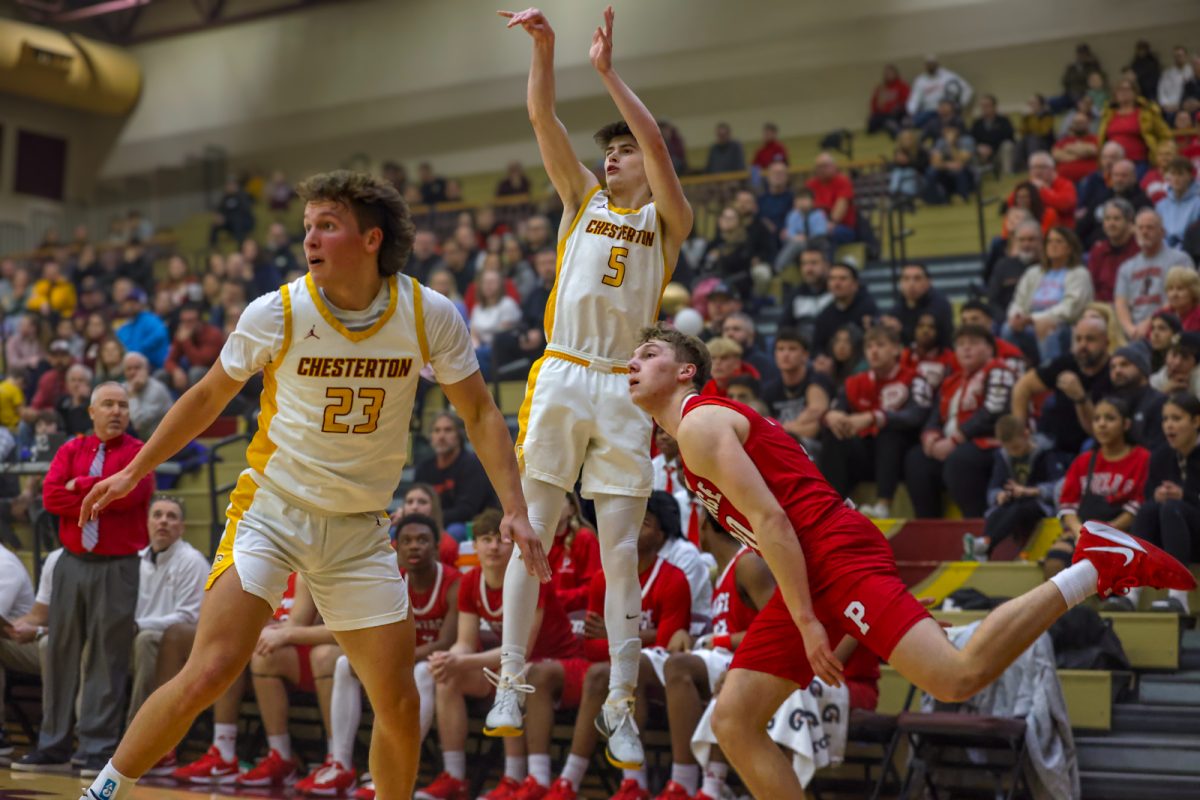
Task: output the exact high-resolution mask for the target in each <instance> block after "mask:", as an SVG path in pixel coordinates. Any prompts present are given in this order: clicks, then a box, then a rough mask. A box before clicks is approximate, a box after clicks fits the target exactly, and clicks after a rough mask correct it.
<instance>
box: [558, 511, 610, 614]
mask: <svg viewBox="0 0 1200 800" xmlns="http://www.w3.org/2000/svg"><path fill="white" fill-rule="evenodd" d="M546 558H547V560H549V562H550V569H551V571H552V572H553V573H554V578H553V583H554V591H555V592H556V593H557V594H558V602H559V604H560V605H562V607H563V610H564V611H566V612H567V613H568V614H570V613H572V612H575V611H582V610H583V609H585V608H587V598H588V591H589V587H590V586H591V585H592V579H593V578H594V577H595V576H596V575H598V574H600V540H599V539H598V538H597V537H596V532H595V531H594V530H592V528H591V526H590V525H588V524H587V522H585V521H584V519H583V511H582V509H580V507H579V498H578V497H577V496H576V495H575V493H574V492H571V493H570V494H568V495H567V502H565V503H563V508H562V512H561V514H559V517H558V529H557V530H556V531H555V533H554V541H553V543H552V544H551V545H550V551H549V552H548V553H546Z"/></svg>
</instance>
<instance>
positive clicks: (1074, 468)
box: [1058, 447, 1150, 516]
mask: <svg viewBox="0 0 1200 800" xmlns="http://www.w3.org/2000/svg"><path fill="white" fill-rule="evenodd" d="M1091 463H1092V451H1090V450H1089V451H1088V452H1086V453H1080V454H1079V455H1078V456H1076V458H1075V460H1074V461H1072V462H1071V466H1070V468H1068V469H1067V476H1066V477H1065V478H1063V485H1062V491H1061V492H1060V494H1059V498H1058V513H1059V515H1060V516H1061V515H1063V514H1067V513H1071V514H1078V513H1079V504H1080V503H1081V502H1082V501H1083V494H1084V491H1085V489H1086V487H1087V483H1088V465H1090V464H1091ZM1149 469H1150V452H1149V451H1148V450H1146V449H1145V448H1144V447H1133V448H1130V450H1129V454H1128V455H1126V456H1125V457H1124V458H1122V459H1120V460H1118V461H1109V460H1108V459H1107V458H1105V457H1104V453H1097V454H1096V466H1095V467H1094V468H1093V469H1092V483H1091V494H1094V495H1099V496H1100V497H1103V498H1104V499H1105V500H1107V501H1108V502H1109V505H1113V506H1119V507H1120V508H1121V510H1122V511H1128V512H1129V513H1130V514H1133V515H1135V516H1136V515H1137V512H1138V509H1140V508H1141V507H1142V498H1143V497H1145V494H1146V474H1147V472H1148V471H1149Z"/></svg>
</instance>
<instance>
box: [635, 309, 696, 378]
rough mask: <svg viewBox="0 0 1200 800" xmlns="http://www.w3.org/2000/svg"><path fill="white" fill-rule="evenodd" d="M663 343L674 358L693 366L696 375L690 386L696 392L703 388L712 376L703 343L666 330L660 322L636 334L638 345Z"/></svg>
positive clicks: (674, 331)
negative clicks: (673, 353) (654, 342)
mask: <svg viewBox="0 0 1200 800" xmlns="http://www.w3.org/2000/svg"><path fill="white" fill-rule="evenodd" d="M652 339H653V340H655V341H659V342H665V343H666V344H669V345H670V346H671V349H672V350H674V351H675V358H676V359H677V360H679V361H680V362H682V363H684V364H693V365H695V367H696V374H695V375H693V376H692V385H693V386H695V387H696V391H700V390H701V389H703V388H704V384H706V383H708V379H709V376H710V375H711V374H712V357H711V356H709V354H708V348H707V347H706V346H705V345H704V342H702V341H700V340H699V339H697V338H696V337H695V336H688V335H687V334H686V333H680V332H679V331H677V330H675V329H674V328H668V327H667V326H666V325H664V324H662V323H661V322H660V323H658V324H657V325H652V326H650V327H648V328H642V330H641V332H640V333H639V334H638V344H639V345H643V344H645V343H646V342H648V341H650V340H652Z"/></svg>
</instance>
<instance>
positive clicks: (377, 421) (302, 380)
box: [221, 275, 479, 514]
mask: <svg viewBox="0 0 1200 800" xmlns="http://www.w3.org/2000/svg"><path fill="white" fill-rule="evenodd" d="M385 297H386V303H385V302H384V301H383V298H385ZM381 307H382V310H379V309H380V308H381ZM426 362H428V363H430V364H431V365H432V366H433V372H434V375H435V376H436V379H437V380H438V382H439V383H442V384H450V383H457V382H459V381H461V380H463V379H465V378H467V377H468V376H470V375H472V374H473V373H475V372H476V371H478V369H479V364H478V362H477V360H476V358H475V350H474V348H473V347H472V345H471V337H470V335H469V334H468V333H467V329H466V326H465V325H464V324H463V321H462V317H461V316H459V314H458V311H457V310H456V309H455V308H454V305H453V304H452V303H451V302H450V301H449V300H447V299H446V298H444V297H442V296H441V295H440V294H438V293H437V292H435V291H433V290H431V289H426V288H424V287H422V286H421V285H420V284H419V283H417V282H416V281H415V280H412V279H410V278H408V277H405V276H401V277H400V278H399V279H397V278H395V277H393V278H390V279H388V280H387V281H385V283H384V287H383V289H382V290H381V296H380V297H377V298H376V300H375V302H374V303H372V305H371V307H370V308H368V309H366V310H365V311H363V312H347V311H344V310H341V309H336V308H334V307H332V306H331V305H330V304H329V303H328V302H327V301H326V300H325V298H324V296H323V295H322V294H321V293H320V292H319V291H318V289H317V287H316V284H315V283H314V282H313V280H312V278H311V275H306V276H305V277H303V278H297V279H296V280H295V281H292V282H291V283H290V284H287V285H285V286H283V287H281V288H280V289H279V291H275V292H271V293H270V294H266V295H263V296H262V297H260V298H258V299H257V300H255V301H254V302H253V303H251V304H250V305H249V306H247V308H246V311H245V312H244V313H243V314H242V316H241V319H239V321H238V325H237V329H236V330H235V331H234V332H233V333H232V334H230V336H229V339H228V340H227V341H226V342H225V346H224V348H222V350H221V365H222V367H223V368H224V369H225V372H226V373H227V374H228V375H229V376H230V377H232V378H233V379H234V380H247V379H248V378H249V377H250V376H251V375H253V374H254V373H255V372H257V371H259V370H263V393H262V401H261V405H262V413H261V414H260V416H259V429H258V433H256V434H255V437H254V440H253V441H251V443H250V446H249V447H248V448H247V450H246V460H247V462H248V463H249V465H250V469H251V470H252V476H253V478H254V480H255V482H256V483H258V484H259V485H266V486H268V487H269V488H270V489H271V490H272V491H274V492H275V493H276V494H279V495H281V496H283V497H285V498H287V499H288V500H289V501H290V502H293V503H294V504H295V505H297V506H300V507H308V508H312V509H315V510H317V511H321V512H324V513H333V514H358V513H366V512H378V511H380V510H382V509H384V508H386V507H387V505H388V503H389V502H390V501H391V499H392V492H393V490H394V489H395V488H396V484H397V483H398V482H399V480H400V473H401V472H402V470H403V469H404V462H405V458H406V456H407V453H408V433H409V427H410V422H411V418H412V409H413V402H414V399H415V397H416V391H417V383H418V376H419V373H420V371H421V368H422V367H423V366H424V364H425V363H426Z"/></svg>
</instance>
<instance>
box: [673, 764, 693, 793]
mask: <svg viewBox="0 0 1200 800" xmlns="http://www.w3.org/2000/svg"><path fill="white" fill-rule="evenodd" d="M671 780H673V781H675V782H676V783H678V784H679V785H680V786H682V787H683V788H685V789H687V793H688V794H695V793H696V788H697V787H698V786H699V785H700V765H699V764H675V763H672V764H671Z"/></svg>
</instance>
